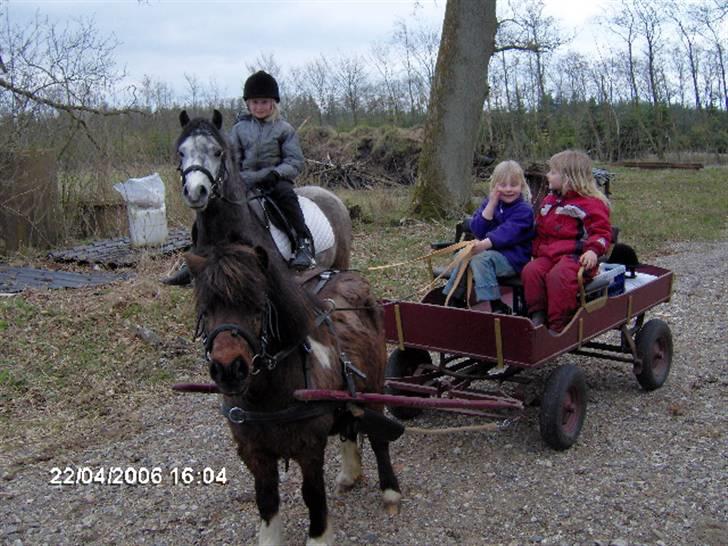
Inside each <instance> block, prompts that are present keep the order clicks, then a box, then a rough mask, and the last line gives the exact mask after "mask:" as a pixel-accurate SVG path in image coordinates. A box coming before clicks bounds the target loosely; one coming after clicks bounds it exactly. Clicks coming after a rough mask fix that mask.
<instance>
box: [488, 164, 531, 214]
mask: <svg viewBox="0 0 728 546" xmlns="http://www.w3.org/2000/svg"><path fill="white" fill-rule="evenodd" d="M514 178H515V179H517V180H518V181H519V182H520V183H521V195H522V196H523V200H524V201H526V203H530V202H531V188H530V187H529V186H528V183H527V182H526V177H525V175H524V174H523V169H522V168H521V166H520V165H519V164H518V163H517V162H516V161H513V160H512V159H508V160H506V161H501V162H500V163H498V165H496V166H495V169H493V174H491V175H490V189H491V191H492V190H493V189H494V188H495V187H496V186H497V185H498V184H499V183H500V182H504V181H506V180H511V179H514Z"/></svg>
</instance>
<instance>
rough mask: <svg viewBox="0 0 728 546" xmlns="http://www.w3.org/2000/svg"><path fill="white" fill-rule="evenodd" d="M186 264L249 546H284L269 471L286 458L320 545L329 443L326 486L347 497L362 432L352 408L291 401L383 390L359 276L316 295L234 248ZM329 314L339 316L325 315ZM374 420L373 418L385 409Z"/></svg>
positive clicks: (376, 311)
mask: <svg viewBox="0 0 728 546" xmlns="http://www.w3.org/2000/svg"><path fill="white" fill-rule="evenodd" d="M185 258H186V261H187V264H188V266H189V268H190V270H191V271H192V274H193V276H194V278H195V287H194V289H195V297H196V307H197V313H198V317H199V322H198V330H199V332H200V333H201V335H202V337H203V340H204V342H205V351H206V355H207V360H208V362H209V367H210V376H211V377H212V379H213V380H214V382H215V384H216V385H217V387H218V389H219V391H220V392H221V393H222V400H223V414H224V415H225V416H226V417H227V421H228V424H229V426H230V429H231V431H232V434H233V438H234V440H235V442H236V443H237V450H238V454H239V455H240V458H241V459H242V460H243V462H244V463H245V465H246V466H247V468H248V469H249V470H250V471H251V472H252V474H253V476H254V478H255V494H256V502H257V505H258V511H259V513H260V517H261V523H260V529H259V535H258V538H259V543H260V544H282V543H283V542H284V540H283V538H284V537H283V526H282V523H281V520H280V516H279V513H278V512H279V504H280V502H279V501H280V499H279V493H278V461H279V460H280V459H293V460H294V461H296V462H297V463H298V464H299V465H300V467H301V472H302V475H303V487H302V492H303V499H304V501H305V503H306V506H307V507H308V510H309V519H310V525H309V539H308V544H330V543H331V542H332V540H333V527H332V524H331V521H330V519H329V516H328V513H327V506H326V491H325V486H324V471H323V468H324V450H325V447H326V442H327V438H328V436H329V435H331V434H338V435H340V436H341V438H342V440H344V441H343V443H342V445H341V450H342V468H341V471H340V473H339V475H338V476H337V478H336V483H337V487H338V488H339V489H340V490H346V489H349V488H351V487H353V485H354V484H355V483H356V482H357V481H358V480H359V479H360V477H361V475H362V468H361V454H360V452H359V449H358V446H357V443H356V438H357V434H358V432H360V431H361V429H362V427H361V426H360V423H359V421H358V419H357V417H355V415H354V414H359V415H360V413H361V409H360V408H359V409H358V408H355V407H351V406H348V407H347V406H346V405H342V404H341V403H339V404H338V405H334V404H333V403H328V402H299V401H297V400H296V399H295V398H294V391H296V390H297V389H305V388H316V389H337V390H341V389H346V388H350V387H354V388H355V389H356V391H359V392H381V391H382V389H383V385H384V369H385V361H386V352H385V342H384V333H383V328H382V314H381V308H380V307H379V306H377V305H376V302H375V300H374V298H373V297H372V295H371V293H370V289H369V283H368V282H367V281H366V279H364V278H363V277H362V276H361V275H359V274H358V273H355V272H344V273H341V274H338V275H335V276H334V277H333V279H332V280H331V281H330V282H329V284H327V285H326V286H325V287H324V288H323V290H322V291H321V292H320V293H319V295H318V296H315V295H313V294H312V293H311V292H308V291H306V290H304V289H302V288H301V287H300V286H298V285H297V284H296V283H295V281H293V278H292V277H291V276H290V275H287V274H281V271H280V270H279V269H280V268H279V266H277V265H276V263H275V262H272V261H271V260H270V259H269V258H268V253H267V252H266V251H265V250H264V249H263V248H262V247H260V246H251V245H248V244H242V243H230V244H227V245H218V246H217V247H212V248H210V249H209V251H208V252H207V253H206V254H204V255H197V254H192V253H188V254H186V255H185ZM327 298H330V299H331V300H332V301H326V300H327ZM332 302H333V303H332ZM333 306H335V307H338V308H340V309H342V310H340V311H332V309H333V308H334V307H333ZM352 308H355V309H354V310H351V309H352ZM346 309H349V310H346ZM342 355H343V357H342ZM345 362H350V363H351V364H352V365H353V366H348V365H346V364H345ZM344 368H349V369H350V370H353V371H354V372H356V371H361V372H363V373H364V374H366V377H365V378H362V377H361V376H358V375H357V374H356V373H349V376H350V377H352V378H353V380H352V381H351V382H348V383H347V381H346V380H345V373H344ZM375 409H376V410H377V411H378V412H380V413H379V414H378V415H380V414H381V412H382V409H383V408H375ZM366 411H371V410H369V409H367V410H366ZM380 418H381V417H380ZM368 435H369V440H370V443H371V446H372V449H373V451H374V454H375V457H376V460H377V466H378V470H379V484H380V488H381V490H382V491H383V500H384V504H385V507H386V509H387V511H388V512H389V513H397V512H398V509H399V502H400V498H401V495H400V493H399V485H398V482H397V478H396V476H395V474H394V470H393V468H392V464H391V460H390V455H389V440H388V439H387V438H382V437H377V435H376V434H372V433H369V434H368Z"/></svg>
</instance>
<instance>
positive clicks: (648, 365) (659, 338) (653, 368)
mask: <svg viewBox="0 0 728 546" xmlns="http://www.w3.org/2000/svg"><path fill="white" fill-rule="evenodd" d="M635 345H636V346H637V356H639V357H640V358H641V359H642V366H641V369H640V371H639V373H637V372H635V375H636V376H637V381H638V382H639V384H640V385H641V386H642V388H643V389H645V390H646V391H654V390H655V389H659V388H660V387H661V386H662V384H663V383H664V382H665V381H666V380H667V376H668V374H669V373H670V364H671V363H672V334H671V333H670V327H669V326H668V325H667V324H666V323H665V322H664V321H662V320H660V319H652V320H648V321H647V322H646V323H645V325H644V326H643V327H642V328H640V329H639V331H638V332H637V335H636V336H635Z"/></svg>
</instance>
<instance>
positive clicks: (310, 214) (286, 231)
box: [248, 189, 336, 261]
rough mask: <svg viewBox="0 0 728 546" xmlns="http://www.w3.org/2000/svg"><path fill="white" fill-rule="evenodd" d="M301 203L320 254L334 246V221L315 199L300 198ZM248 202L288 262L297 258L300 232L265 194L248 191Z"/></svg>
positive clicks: (257, 191) (254, 190) (300, 196)
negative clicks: (297, 236)
mask: <svg viewBox="0 0 728 546" xmlns="http://www.w3.org/2000/svg"><path fill="white" fill-rule="evenodd" d="M297 197H298V204H299V206H300V207H301V212H303V218H304V220H305V222H306V227H307V228H308V231H309V233H310V234H311V239H312V240H313V244H314V248H315V249H316V253H317V254H318V253H320V252H324V251H326V250H328V249H330V248H332V247H333V246H334V243H335V242H336V240H335V238H334V230H333V228H332V226H331V222H329V219H328V218H327V217H326V215H325V214H324V213H323V211H322V210H321V208H320V207H319V206H318V205H317V204H316V203H314V202H313V201H312V200H311V199H309V198H307V197H304V196H302V195H298V196H297ZM248 203H249V204H250V208H251V210H252V211H253V213H254V214H255V216H256V218H257V219H258V221H260V222H261V223H262V224H263V225H264V226H265V228H266V229H267V230H268V231H270V234H271V237H272V239H273V242H274V243H275V245H276V247H277V248H278V252H280V254H281V256H282V257H283V259H284V260H286V261H288V260H290V259H291V258H292V257H293V254H294V250H295V248H296V235H297V234H296V232H295V231H294V230H293V228H292V227H291V225H290V223H289V222H288V220H286V218H285V217H284V216H283V214H282V213H281V211H280V209H279V208H278V207H277V206H276V204H275V203H274V202H273V200H272V199H271V198H270V196H269V195H268V194H267V193H266V192H265V191H260V190H259V189H252V190H250V191H248Z"/></svg>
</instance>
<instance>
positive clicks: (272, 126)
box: [230, 114, 303, 187]
mask: <svg viewBox="0 0 728 546" xmlns="http://www.w3.org/2000/svg"><path fill="white" fill-rule="evenodd" d="M230 141H231V144H232V146H233V147H234V148H235V149H236V150H237V152H238V156H239V159H240V163H239V165H238V168H239V169H240V175H241V176H242V178H243V182H245V185H246V186H248V187H251V186H253V185H255V184H256V183H258V182H260V180H262V179H263V178H264V177H265V176H266V175H267V174H268V173H270V172H271V171H272V170H275V171H276V172H277V173H278V175H279V176H280V177H281V178H283V179H286V180H291V181H293V180H294V179H295V178H296V177H297V176H298V175H299V174H300V173H301V169H303V151H301V145H300V144H299V142H298V136H297V135H296V131H295V129H294V128H293V127H292V126H291V124H290V123H288V122H287V121H285V120H284V119H282V118H280V117H279V118H278V119H276V120H274V121H259V120H258V119H256V118H255V117H254V116H252V115H251V114H243V115H241V116H240V117H238V121H237V123H235V125H233V128H232V130H231V131H230Z"/></svg>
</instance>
